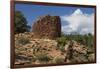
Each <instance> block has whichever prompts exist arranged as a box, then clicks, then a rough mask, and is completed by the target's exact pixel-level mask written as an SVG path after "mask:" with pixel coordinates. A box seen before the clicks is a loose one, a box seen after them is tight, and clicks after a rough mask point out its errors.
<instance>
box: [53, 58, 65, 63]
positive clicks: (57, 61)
mask: <svg viewBox="0 0 100 69" xmlns="http://www.w3.org/2000/svg"><path fill="white" fill-rule="evenodd" d="M54 62H55V63H64V58H61V57H56V58H54Z"/></svg>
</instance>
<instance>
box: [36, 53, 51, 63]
mask: <svg viewBox="0 0 100 69" xmlns="http://www.w3.org/2000/svg"><path fill="white" fill-rule="evenodd" d="M36 59H37V60H39V61H41V62H49V61H50V60H51V57H50V56H48V55H47V54H46V53H40V54H36Z"/></svg>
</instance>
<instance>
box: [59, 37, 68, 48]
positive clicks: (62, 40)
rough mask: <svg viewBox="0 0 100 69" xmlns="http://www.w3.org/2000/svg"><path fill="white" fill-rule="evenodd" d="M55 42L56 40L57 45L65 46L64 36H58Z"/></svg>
mask: <svg viewBox="0 0 100 69" xmlns="http://www.w3.org/2000/svg"><path fill="white" fill-rule="evenodd" d="M57 42H58V44H59V45H61V46H65V44H66V37H59V38H57Z"/></svg>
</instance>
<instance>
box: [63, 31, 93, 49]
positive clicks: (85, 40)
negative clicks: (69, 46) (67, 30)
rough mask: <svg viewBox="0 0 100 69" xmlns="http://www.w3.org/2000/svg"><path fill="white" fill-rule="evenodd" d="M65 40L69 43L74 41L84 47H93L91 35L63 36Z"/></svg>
mask: <svg viewBox="0 0 100 69" xmlns="http://www.w3.org/2000/svg"><path fill="white" fill-rule="evenodd" d="M64 36H65V38H66V40H68V41H71V40H75V41H77V42H79V43H81V44H83V45H85V46H88V47H93V35H92V34H90V33H89V34H85V35H80V34H76V35H72V34H70V35H64Z"/></svg>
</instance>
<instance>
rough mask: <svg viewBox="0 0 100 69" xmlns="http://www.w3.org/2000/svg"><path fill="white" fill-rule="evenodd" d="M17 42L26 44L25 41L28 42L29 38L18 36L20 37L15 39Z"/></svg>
mask: <svg viewBox="0 0 100 69" xmlns="http://www.w3.org/2000/svg"><path fill="white" fill-rule="evenodd" d="M17 43H18V44H22V45H25V44H27V43H30V40H29V39H28V38H24V37H20V38H19V39H18V40H17Z"/></svg>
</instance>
